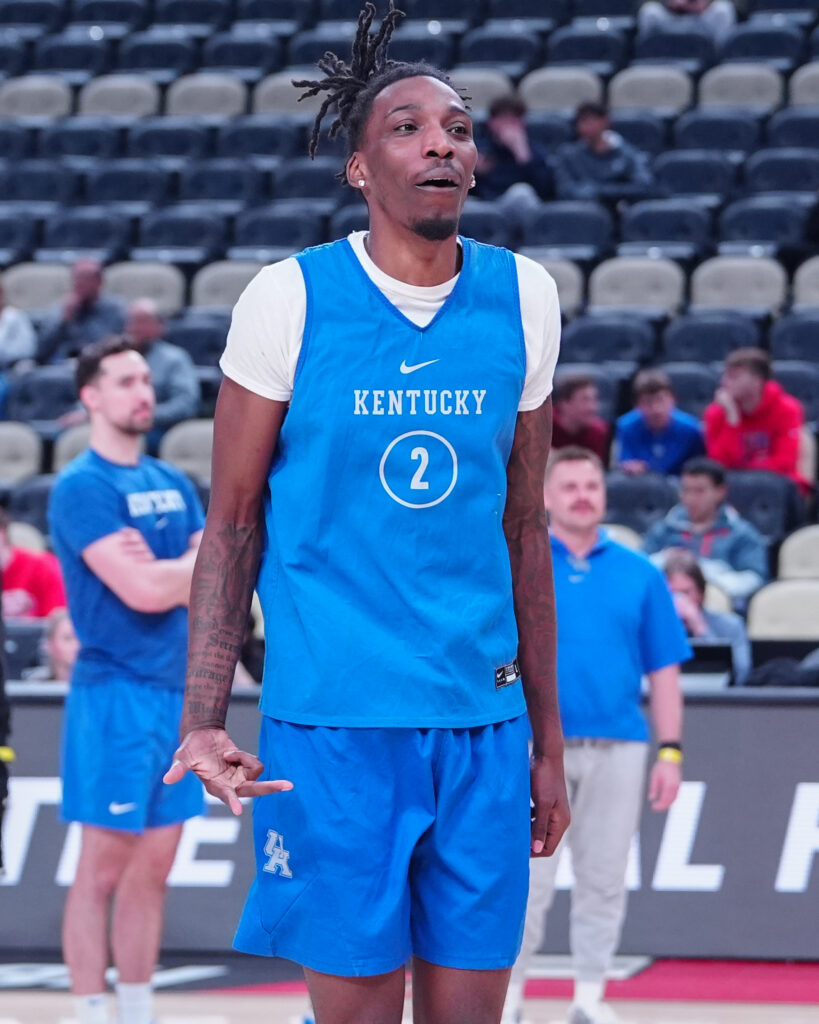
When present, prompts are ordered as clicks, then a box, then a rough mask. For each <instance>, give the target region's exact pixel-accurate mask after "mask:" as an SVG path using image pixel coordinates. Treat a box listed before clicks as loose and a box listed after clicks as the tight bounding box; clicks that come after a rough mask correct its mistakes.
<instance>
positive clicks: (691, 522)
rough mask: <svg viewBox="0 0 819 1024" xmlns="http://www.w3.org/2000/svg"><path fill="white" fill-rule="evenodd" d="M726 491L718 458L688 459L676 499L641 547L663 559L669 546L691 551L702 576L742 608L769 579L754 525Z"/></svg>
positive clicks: (758, 535) (662, 560)
mask: <svg viewBox="0 0 819 1024" xmlns="http://www.w3.org/2000/svg"><path fill="white" fill-rule="evenodd" d="M727 493H728V489H727V487H726V485H725V470H724V469H723V468H722V466H720V464H719V463H718V462H714V461H713V459H706V458H699V459H691V460H690V461H689V462H686V464H685V465H684V466H683V471H682V478H681V479H680V503H679V505H675V506H674V507H673V508H672V509H670V510H669V512H668V513H667V514H666V516H665V518H664V519H661V520H660V522H659V523H655V524H654V526H652V527H651V529H650V530H649V531H648V533H647V534H646V536H645V539H644V540H643V550H644V551H645V552H646V554H649V555H653V556H656V557H654V558H653V559H652V560H653V561H656V562H660V563H661V564H664V563H665V561H666V558H667V556H668V553H669V549H674V548H683V549H685V550H686V551H690V552H692V553H693V554H694V555H696V556H697V557H698V559H699V565H700V569H701V570H702V572H703V574H704V575H705V578H706V580H708V582H709V583H713V584H714V585H715V586H717V587H719V588H720V590H724V591H725V593H726V594H728V596H729V597H730V598H731V600H732V601H733V602H734V604H735V605H736V606H738V607H739V608H743V607H744V606H745V604H746V603H747V601H748V598H749V597H750V596H751V594H753V593H754V591H756V590H758V589H759V588H760V587H761V586H762V584H763V583H764V582H765V581H766V580H767V578H768V553H767V549H766V546H765V541H764V540H763V539H762V536H761V535H760V533H759V532H758V530H757V529H756V527H755V526H753V525H752V524H751V523H749V522H748V521H747V520H746V519H743V518H742V517H741V516H740V515H739V513H738V512H737V511H736V509H733V508H731V506H730V505H728V504H727V503H726V500H725V499H726V497H727Z"/></svg>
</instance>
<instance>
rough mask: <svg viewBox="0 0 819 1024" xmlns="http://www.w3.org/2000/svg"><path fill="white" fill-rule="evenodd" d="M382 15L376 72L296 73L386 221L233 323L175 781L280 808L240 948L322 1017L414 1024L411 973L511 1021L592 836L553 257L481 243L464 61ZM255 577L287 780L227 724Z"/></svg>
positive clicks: (362, 38) (291, 270)
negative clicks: (560, 462) (445, 60)
mask: <svg viewBox="0 0 819 1024" xmlns="http://www.w3.org/2000/svg"><path fill="white" fill-rule="evenodd" d="M373 16H374V8H373V6H372V5H371V4H367V5H366V6H365V8H364V10H363V12H362V14H361V16H360V18H359V31H358V34H357V37H356V40H355V44H354V48H353V59H352V65H351V67H348V66H347V65H346V64H345V63H344V62H343V61H341V60H339V59H338V58H336V57H335V56H334V55H332V54H328V55H325V57H324V58H323V59H322V61H321V62H320V63H319V67H320V68H321V69H322V70H323V71H324V72H325V74H326V75H327V77H326V78H325V79H323V80H321V81H318V82H304V83H297V84H299V85H301V86H303V87H306V88H307V89H308V94H311V95H315V94H318V93H319V92H321V91H325V92H326V93H327V96H326V99H325V101H324V104H323V106H322V108H321V112H320V113H319V116H318V118H317V120H316V125H315V129H314V132H313V138H312V142H311V152H312V153H314V152H315V148H316V142H317V139H318V133H319V127H320V123H321V118H322V116H323V114H324V113H325V111H326V110H327V109H328V107H329V106H330V104H331V103H337V109H338V115H339V116H338V121H337V122H336V123H335V125H334V128H333V130H332V132H331V134H332V133H333V132H335V131H337V130H342V131H343V132H344V133H345V135H346V138H347V143H348V151H349V158H348V160H347V163H346V167H345V171H344V177H345V180H346V181H347V182H348V184H350V185H351V186H352V187H353V188H356V189H358V190H360V191H361V193H362V194H363V196H364V199H365V200H366V202H367V205H368V208H369V217H370V220H369V231H368V232H367V233H364V232H361V233H357V234H353V235H351V236H350V237H349V238H346V239H343V240H342V241H339V242H336V243H333V244H331V245H325V246H320V247H318V248H316V249H311V250H308V251H306V252H302V253H299V254H298V255H297V256H296V257H295V258H293V259H288V260H284V261H282V262H281V263H279V264H276V265H275V266H272V267H267V268H265V269H264V270H262V271H261V272H260V274H259V275H258V276H257V277H256V279H255V280H254V281H253V282H252V283H251V284H250V285H249V286H248V288H247V289H246V291H245V293H244V294H243V296H242V297H241V298H240V300H239V302H238V304H237V306H236V309H235V310H234V315H233V323H232V326H231V330H230V334H229V337H228V343H227V350H226V352H225V354H224V357H223V360H222V368H223V370H224V372H225V377H226V379H225V382H224V385H223V387H222V391H221V394H220V396H219V402H218V408H217V413H216V427H215V442H214V470H213V490H212V505H211V511H210V514H209V516H208V522H207V525H206V528H205V536H204V539H203V544H202V549H201V552H200V556H199V559H198V562H197V568H196V572H195V574H194V584H193V591H192V601H191V609H192V616H191V618H192V623H191V625H192V628H191V642H190V657H189V669H188V687H187V696H186V706H185V713H184V717H183V724H182V735H183V737H184V739H183V742H182V745H181V747H180V748H179V750H178V751H177V754H176V760H175V763H174V764H173V766H172V767H171V769H170V771H169V773H168V775H167V776H166V778H167V779H168V780H169V781H174V780H176V779H178V778H180V777H182V776H183V774H184V773H185V771H186V770H192V771H194V772H196V773H197V774H198V775H199V776H200V777H201V778H202V779H203V781H204V782H205V786H206V788H207V789H208V790H209V791H210V792H211V793H214V794H215V795H217V796H220V797H221V798H222V799H223V800H224V801H225V802H226V803H228V804H229V805H230V806H231V807H233V809H234V810H235V811H236V812H238V811H239V810H240V804H239V799H238V798H239V797H241V796H244V795H262V799H260V800H259V801H258V802H257V804H256V807H255V812H254V837H255V847H256V857H257V867H258V870H257V877H256V881H255V883H254V886H253V888H252V890H251V893H250V896H249V899H248V902H247V905H246V907H245V911H244V914H243V916H242V919H241V922H240V924H239V929H238V933H237V937H236V945H237V947H238V948H239V949H242V950H245V951H248V952H253V953H260V954H266V955H277V956H285V957H288V958H290V959H293V960H296V961H298V962H299V963H301V964H302V965H303V966H304V968H305V974H306V978H307V983H308V987H309V990H310V996H311V999H312V1002H313V1007H314V1011H315V1015H316V1022H317V1024H398V1022H399V1021H400V1020H401V1015H402V1006H403V1000H404V965H405V963H406V961H407V960H408V959H409V958H410V957H411V956H412V957H414V960H413V972H414V982H413V995H414V1013H415V1019H416V1021H417V1022H419V1024H466V1022H468V1024H497V1021H498V1020H499V1018H500V1014H501V1009H502V1005H503V998H504V993H505V991H506V985H507V981H508V975H509V968H510V967H511V965H512V963H513V962H514V959H515V956H516V953H517V949H518V946H519V943H520V937H521V927H522V922H523V914H524V907H525V903H526V890H527V878H528V870H527V869H528V856H529V853H530V851H531V853H532V854H534V855H536V856H539V855H541V854H546V855H548V854H551V853H552V851H553V850H554V848H555V847H556V845H557V843H558V842H559V839H560V837H561V835H562V833H563V831H564V829H565V827H566V824H567V822H568V808H567V800H566V793H565V786H564V782H563V770H562V749H563V742H562V735H561V730H560V722H559V717H558V712H557V704H556V695H555V673H554V644H555V620H554V602H553V596H552V584H551V567H550V561H549V547H548V538H547V532H546V520H545V510H544V507H543V498H542V481H543V473H544V469H545V466H546V459H547V455H548V450H549V437H550V430H551V404H550V401H549V394H550V391H551V386H552V372H553V368H554V364H555V360H556V357H557V349H558V338H559V312H558V305H557V296H556V290H555V286H554V283H553V281H552V280H551V279H550V278H549V276H548V275H547V274H546V272H545V271H544V270H543V269H542V268H540V267H539V266H537V265H535V264H533V263H532V262H530V261H528V260H525V259H522V258H521V257H515V256H513V254H512V253H510V252H507V251H506V250H501V249H495V248H492V247H489V246H484V245H478V244H476V243H475V242H473V241H470V240H469V239H459V238H458V235H457V225H458V219H459V216H460V213H461V209H462V207H463V203H464V200H465V199H466V196H467V194H468V191H469V188H470V186H471V183H472V173H473V170H474V168H475V163H476V159H477V153H476V149H475V144H474V142H473V138H472V125H471V121H470V117H469V114H468V112H467V110H466V108H465V106H464V103H463V100H462V99H461V97H460V96H459V94H458V93H457V92H456V91H455V90H454V89H453V87H452V86H451V85H450V84H449V83H448V81H447V80H446V77H445V76H444V75H443V74H442V72H440V71H438V70H436V69H434V68H432V67H429V66H428V65H425V64H413V65H407V64H393V63H391V62H388V61H387V43H388V40H389V37H390V34H391V32H392V29H393V27H394V25H395V22H396V19H397V17H398V12H397V11H395V10H390V12H389V13H388V15H387V16H386V18H385V20H384V22H383V23H382V25H381V28H380V30H379V31H378V32H377V33H376V34H372V35H371V34H370V27H371V24H372V20H373ZM265 492H267V493H265ZM262 506H263V507H264V516H263V518H264V523H263V525H262V523H261V517H260V510H261V508H262ZM260 556H261V566H260ZM259 566H260V567H259ZM257 576H258V590H259V595H260V598H261V602H262V608H263V611H264V617H265V625H266V640H267V651H266V664H265V677H264V687H263V695H262V702H261V704H262V712H263V716H264V717H263V723H262V737H261V744H260V746H261V751H260V752H261V756H262V759H263V761H264V765H265V767H264V769H263V768H262V764H261V763H260V762H259V761H258V760H257V759H256V758H254V757H251V756H250V755H248V754H246V753H244V752H240V751H236V749H235V748H234V746H233V744H232V743H231V741H230V739H229V737H228V735H227V733H226V732H225V713H226V710H227V699H228V693H229V690H230V681H231V678H232V675H233V666H234V664H235V661H236V657H237V654H238V650H239V647H240V645H241V637H242V633H243V630H244V624H245V622H246V617H247V609H248V607H249V603H250V598H251V593H252V589H253V585H254V583H255V582H256V581H257ZM524 695H525V699H524ZM527 707H528V711H529V717H530V719H531V723H532V732H533V734H534V755H533V758H532V761H531V771H530V769H529V758H528V749H527V739H528V725H527V720H526V714H525V712H526V710H527ZM277 779H279V780H281V781H276V780H277ZM284 780H287V782H285V781H284ZM288 782H292V784H293V787H294V788H293V789H292V791H290V792H284V793H280V794H277V795H271V794H272V791H273V790H275V789H276V788H282V787H283V786H285V785H287V783H288ZM530 793H531V796H532V799H533V801H534V812H533V815H534V820H533V821H532V819H531V816H530V810H529V807H530V804H529V798H530ZM264 794H267V795H264Z"/></svg>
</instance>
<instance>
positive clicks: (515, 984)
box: [501, 981, 524, 1024]
mask: <svg viewBox="0 0 819 1024" xmlns="http://www.w3.org/2000/svg"><path fill="white" fill-rule="evenodd" d="M523 984H524V983H523V982H522V981H510V982H509V988H508V989H507V990H506V1002H505V1003H504V1004H503V1017H501V1024H517V1022H518V1021H519V1020H520V1011H521V1007H522V1005H523Z"/></svg>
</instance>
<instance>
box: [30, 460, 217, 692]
mask: <svg viewBox="0 0 819 1024" xmlns="http://www.w3.org/2000/svg"><path fill="white" fill-rule="evenodd" d="M48 517H49V524H50V529H51V537H52V540H53V542H54V548H55V550H56V552H57V556H58V557H59V559H60V564H61V566H62V569H63V575H64V577H65V588H66V593H67V595H68V606H69V608H70V610H71V618H72V619H73V622H74V628H75V629H76V631H77V636H78V637H79V640H80V654H79V656H78V658H77V662H76V665H75V666H74V672H73V674H72V677H71V683H72V685H85V684H88V683H101V682H106V681H107V680H108V679H110V678H111V677H112V675H116V676H117V678H120V679H128V680H131V681H134V682H140V683H146V684H148V685H150V686H160V687H165V688H168V689H180V690H181V689H183V688H184V686H185V661H186V656H187V626H188V610H187V608H184V607H181V606H180V607H178V608H171V609H170V610H169V611H167V612H156V613H146V612H138V611H134V610H133V609H132V608H129V607H128V606H127V605H126V604H125V603H124V602H123V601H121V600H120V599H119V598H118V597H117V595H116V594H115V593H114V592H113V591H112V590H110V589H109V588H108V587H107V586H106V585H105V584H104V583H103V582H102V581H101V580H100V579H99V577H97V576H95V575H94V573H93V572H91V570H90V569H89V568H88V566H87V565H86V564H85V562H84V561H83V557H82V553H83V551H84V550H85V549H86V548H87V547H88V546H89V545H90V544H93V543H94V541H97V540H101V539H102V538H103V537H107V536H108V535H109V534H112V533H115V532H116V531H117V530H121V529H123V528H124V527H134V528H135V529H137V530H139V532H140V533H141V534H142V536H143V537H144V538H145V540H146V541H147V543H148V546H149V547H150V549H151V550H152V551H153V553H154V554H155V555H156V557H157V558H179V557H180V555H183V554H184V553H185V551H186V550H187V548H188V546H189V543H190V538H191V535H192V534H194V533H197V532H198V531H199V530H201V529H202V526H203V525H204V515H203V512H202V506H201V504H200V502H199V498H198V496H197V494H196V491H195V490H194V488H193V485H192V484H191V482H190V481H189V480H188V478H187V477H186V476H185V475H184V473H182V472H180V471H179V470H178V469H175V468H174V467H173V466H169V465H167V464H166V463H164V462H159V461H158V460H157V459H152V458H149V457H148V456H142V457H141V458H140V460H139V463H138V464H137V465H136V466H122V465H119V464H117V463H114V462H109V461H108V460H107V459H104V458H102V456H101V455H98V454H97V453H96V452H94V451H91V450H90V449H89V450H88V451H86V452H83V454H82V455H80V456H78V457H77V458H76V459H74V460H73V462H71V463H69V465H67V466H66V467H65V469H63V471H62V472H61V473H60V475H59V476H58V477H57V480H56V483H55V484H54V487H53V489H52V492H51V499H50V502H49V509H48Z"/></svg>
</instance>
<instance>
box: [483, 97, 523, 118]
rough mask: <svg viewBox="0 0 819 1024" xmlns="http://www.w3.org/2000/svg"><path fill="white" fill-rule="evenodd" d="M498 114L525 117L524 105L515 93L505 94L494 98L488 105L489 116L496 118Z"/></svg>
mask: <svg viewBox="0 0 819 1024" xmlns="http://www.w3.org/2000/svg"><path fill="white" fill-rule="evenodd" d="M499 114H512V116H513V117H526V104H525V103H524V102H523V100H522V99H521V98H520V96H519V95H518V94H517V93H516V92H505V93H504V94H503V95H502V96H496V97H495V99H493V100H492V102H491V103H490V104H489V116H490V117H498V115H499Z"/></svg>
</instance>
